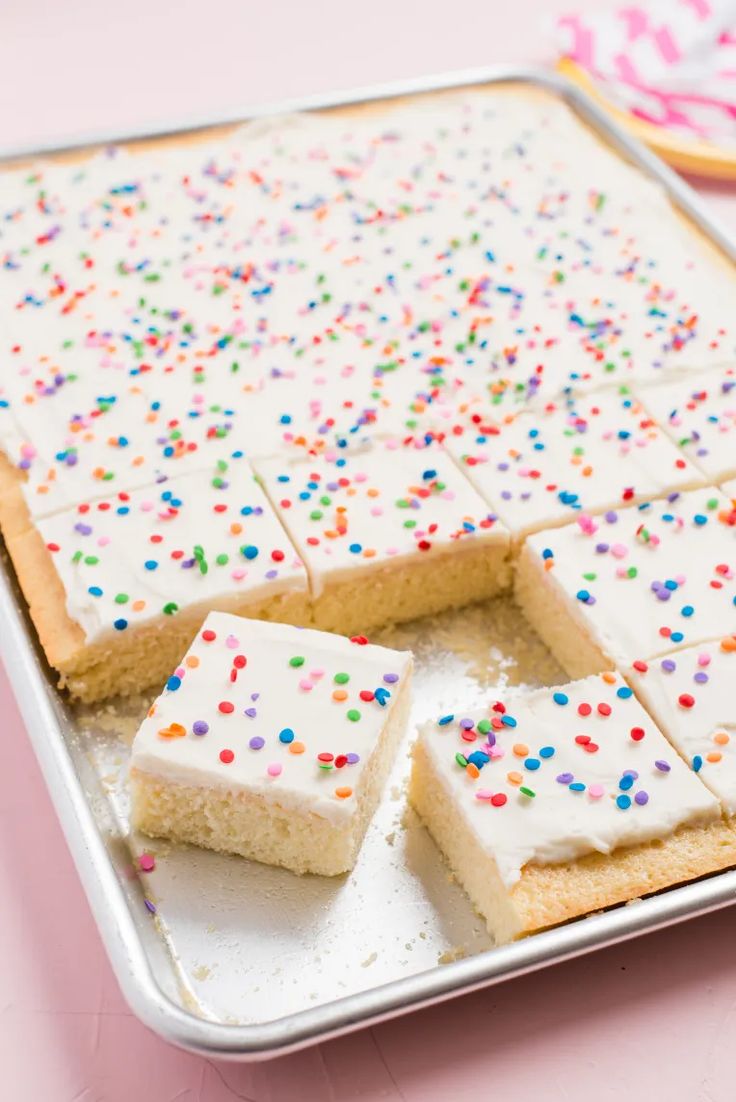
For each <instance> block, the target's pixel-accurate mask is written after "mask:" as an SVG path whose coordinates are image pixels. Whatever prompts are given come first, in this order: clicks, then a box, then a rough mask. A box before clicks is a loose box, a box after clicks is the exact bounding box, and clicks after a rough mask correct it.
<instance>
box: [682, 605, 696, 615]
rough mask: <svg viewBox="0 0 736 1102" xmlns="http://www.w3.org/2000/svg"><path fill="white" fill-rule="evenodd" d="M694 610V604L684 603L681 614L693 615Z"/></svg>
mask: <svg viewBox="0 0 736 1102" xmlns="http://www.w3.org/2000/svg"><path fill="white" fill-rule="evenodd" d="M694 612H695V609H694V608H693V606H692V605H683V607H682V608H681V609H680V615H681V616H692V614H693V613H694Z"/></svg>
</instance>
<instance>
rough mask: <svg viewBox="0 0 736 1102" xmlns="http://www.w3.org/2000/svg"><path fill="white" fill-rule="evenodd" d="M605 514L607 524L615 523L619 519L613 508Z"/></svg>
mask: <svg viewBox="0 0 736 1102" xmlns="http://www.w3.org/2000/svg"><path fill="white" fill-rule="evenodd" d="M604 516H605V521H606V523H607V524H615V523H616V521H617V520H618V513H616V512H614V510H613V509H609V511H608V512H607V513H605V514H604Z"/></svg>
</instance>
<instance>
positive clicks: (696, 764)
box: [693, 754, 703, 773]
mask: <svg viewBox="0 0 736 1102" xmlns="http://www.w3.org/2000/svg"><path fill="white" fill-rule="evenodd" d="M702 768H703V759H702V758H701V756H700V754H696V755H695V757H694V758H693V769H694V770H695V772H696V773H699V772H700V770H701V769H702Z"/></svg>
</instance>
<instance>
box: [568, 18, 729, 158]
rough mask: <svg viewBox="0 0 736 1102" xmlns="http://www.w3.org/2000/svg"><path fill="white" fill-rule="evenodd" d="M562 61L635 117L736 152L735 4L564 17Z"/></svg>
mask: <svg viewBox="0 0 736 1102" xmlns="http://www.w3.org/2000/svg"><path fill="white" fill-rule="evenodd" d="M557 40H558V45H559V48H560V52H561V53H562V55H563V56H565V57H569V58H571V59H572V60H573V61H575V62H577V64H578V65H580V66H581V67H582V68H584V69H586V70H587V71H588V72H589V73H590V74H591V76H592V77H594V78H595V80H596V81H597V82H598V84H599V85H600V87H601V91H602V92H603V93H604V94H606V95H608V96H609V98H611V99H612V100H614V101H616V102H617V103H618V104H619V106H622V107H624V108H625V109H627V110H628V111H629V112H630V113H631V114H632V115H635V116H636V117H637V118H639V119H643V120H644V121H646V122H649V123H653V124H654V125H656V126H661V127H665V128H666V129H668V130H674V131H677V132H679V133H680V134H681V135H682V136H684V137H688V138H690V139H691V140H693V139H695V140H703V141H710V142H714V143H716V144H718V145H728V146H736V0H651V2H649V3H646V2H643V3H634V4H627V5H625V6H623V7H619V8H615V9H613V10H611V11H609V12H599V13H591V14H586V13H585V12H581V13H580V14H578V15H566V16H563V17H562V18H561V19H560V20H559V21H558V24H557Z"/></svg>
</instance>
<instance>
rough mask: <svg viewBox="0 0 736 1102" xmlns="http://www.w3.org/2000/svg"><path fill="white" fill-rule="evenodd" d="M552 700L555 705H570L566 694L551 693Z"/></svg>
mask: <svg viewBox="0 0 736 1102" xmlns="http://www.w3.org/2000/svg"><path fill="white" fill-rule="evenodd" d="M552 699H553V700H554V702H555V704H569V703H570V698H569V696H568V695H567V693H553V694H552Z"/></svg>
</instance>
